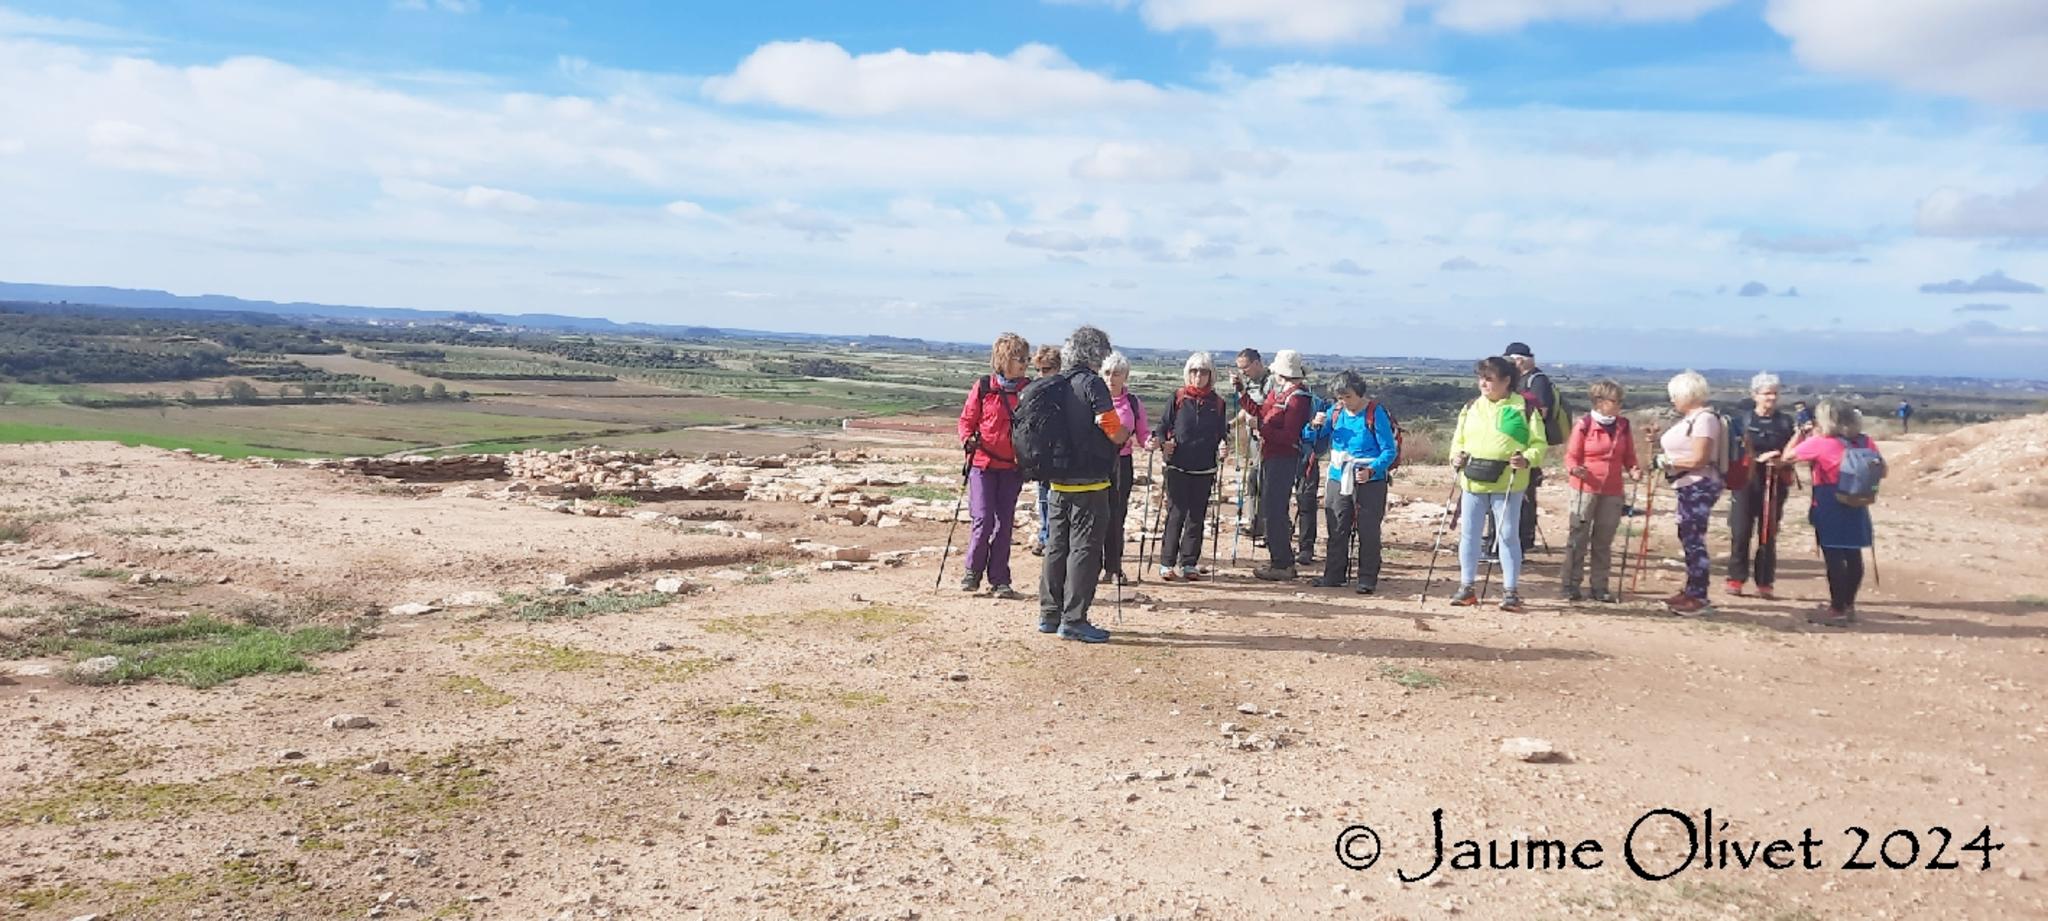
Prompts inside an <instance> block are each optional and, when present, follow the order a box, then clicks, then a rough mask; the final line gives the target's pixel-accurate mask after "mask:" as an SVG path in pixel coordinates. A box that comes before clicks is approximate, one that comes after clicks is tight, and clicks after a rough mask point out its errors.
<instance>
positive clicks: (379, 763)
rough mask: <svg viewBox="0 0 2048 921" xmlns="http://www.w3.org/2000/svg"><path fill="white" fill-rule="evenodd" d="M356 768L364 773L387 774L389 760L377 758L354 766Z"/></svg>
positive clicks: (388, 771) (389, 764)
mask: <svg viewBox="0 0 2048 921" xmlns="http://www.w3.org/2000/svg"><path fill="white" fill-rule="evenodd" d="M356 770H358V771H362V772H363V773H365V774H389V773H391V762H389V761H386V760H384V759H382V758H379V759H377V760H375V761H371V762H368V763H365V764H363V765H362V766H361V767H358V768H356Z"/></svg>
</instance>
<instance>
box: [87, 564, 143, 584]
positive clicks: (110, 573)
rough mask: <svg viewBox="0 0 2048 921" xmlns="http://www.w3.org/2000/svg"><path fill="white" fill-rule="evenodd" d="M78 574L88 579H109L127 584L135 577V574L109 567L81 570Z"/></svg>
mask: <svg viewBox="0 0 2048 921" xmlns="http://www.w3.org/2000/svg"><path fill="white" fill-rule="evenodd" d="M78 574H79V575H80V576H83V577H85V578H87V579H108V580H111V581H114V582H126V581H128V577H129V576H131V575H134V573H131V572H129V571H128V570H125V569H120V568H117V567H109V566H95V567H93V568H91V569H83V570H79V573H78Z"/></svg>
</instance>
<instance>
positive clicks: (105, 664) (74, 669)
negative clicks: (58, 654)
mask: <svg viewBox="0 0 2048 921" xmlns="http://www.w3.org/2000/svg"><path fill="white" fill-rule="evenodd" d="M120 667H121V657H120V656H94V657H93V658H90V659H87V660H85V661H83V662H80V663H78V664H77V665H73V666H71V674H72V676H73V677H76V678H80V679H84V680H88V681H90V680H93V679H98V678H105V677H106V676H108V675H111V674H113V673H114V670H115V669H117V668H120Z"/></svg>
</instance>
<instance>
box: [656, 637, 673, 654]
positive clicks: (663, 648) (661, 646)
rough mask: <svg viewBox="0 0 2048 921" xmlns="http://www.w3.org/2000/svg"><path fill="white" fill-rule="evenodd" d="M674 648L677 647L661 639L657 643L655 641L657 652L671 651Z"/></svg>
mask: <svg viewBox="0 0 2048 921" xmlns="http://www.w3.org/2000/svg"><path fill="white" fill-rule="evenodd" d="M674 649H675V647H674V646H671V645H669V644H668V643H665V642H661V641H659V640H657V641H655V643H654V651H655V652H669V651H672V650H674Z"/></svg>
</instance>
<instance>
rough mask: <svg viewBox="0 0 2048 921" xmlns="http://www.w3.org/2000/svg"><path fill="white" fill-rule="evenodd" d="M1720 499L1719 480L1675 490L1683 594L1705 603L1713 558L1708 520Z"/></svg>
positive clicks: (1704, 481) (1700, 482) (1702, 482)
mask: <svg viewBox="0 0 2048 921" xmlns="http://www.w3.org/2000/svg"><path fill="white" fill-rule="evenodd" d="M1720 499H1721V481H1720V480H1718V479H1713V480H1701V481H1699V482H1697V483H1694V484H1692V485H1691V486H1681V487H1679V488H1678V542H1679V544H1681V545H1682V546H1684V547H1685V593H1686V594H1687V595H1689V596H1691V597H1693V598H1696V599H1698V600H1700V601H1705V600H1707V578H1708V576H1709V575H1711V574H1712V567H1713V562H1714V558H1713V555H1712V554H1709V553H1708V552H1707V521H1708V519H1710V518H1712V517H1713V515H1714V503H1715V502H1718V501H1720Z"/></svg>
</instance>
